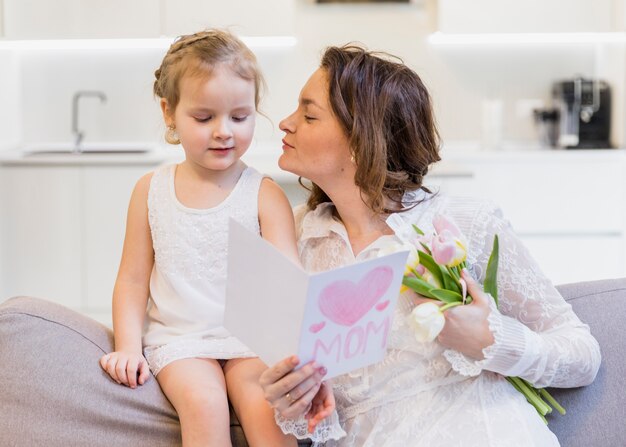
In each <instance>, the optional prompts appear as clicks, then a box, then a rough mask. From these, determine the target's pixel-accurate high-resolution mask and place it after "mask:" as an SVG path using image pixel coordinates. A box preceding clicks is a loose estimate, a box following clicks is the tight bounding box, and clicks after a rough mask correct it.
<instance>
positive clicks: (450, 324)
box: [415, 270, 494, 360]
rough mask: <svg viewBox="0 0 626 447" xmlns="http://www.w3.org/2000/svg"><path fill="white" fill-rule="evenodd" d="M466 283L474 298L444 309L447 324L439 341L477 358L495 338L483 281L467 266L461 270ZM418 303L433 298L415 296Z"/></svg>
mask: <svg viewBox="0 0 626 447" xmlns="http://www.w3.org/2000/svg"><path fill="white" fill-rule="evenodd" d="M461 276H462V278H463V279H464V280H465V282H466V283H467V291H468V293H469V294H470V295H471V296H472V302H471V303H470V304H466V305H464V306H456V307H452V308H450V309H448V310H446V311H445V312H444V315H445V317H446V324H445V326H444V327H443V330H442V331H441V332H440V333H439V336H438V337H437V341H438V342H439V343H441V344H442V345H443V346H445V347H446V348H451V349H454V350H456V351H459V352H461V353H463V354H465V355H467V356H469V357H472V358H474V359H476V360H482V359H483V358H484V356H483V349H484V348H486V347H488V346H491V345H492V344H493V342H494V338H493V334H492V333H491V331H490V330H489V323H488V321H487V317H488V316H489V313H490V312H491V307H490V301H493V298H491V297H490V296H489V295H487V294H486V293H485V292H484V291H483V289H482V287H481V286H480V284H478V283H477V282H476V281H475V280H474V278H472V277H471V275H470V274H469V273H467V272H466V271H465V270H464V271H462V272H461ZM415 302H416V303H417V304H421V303H424V302H433V300H431V299H428V298H417V299H415Z"/></svg>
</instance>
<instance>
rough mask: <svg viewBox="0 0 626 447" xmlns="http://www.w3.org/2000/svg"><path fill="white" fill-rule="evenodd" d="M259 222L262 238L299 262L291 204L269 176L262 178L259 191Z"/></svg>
mask: <svg viewBox="0 0 626 447" xmlns="http://www.w3.org/2000/svg"><path fill="white" fill-rule="evenodd" d="M259 224H260V226H261V236H262V237H263V239H265V240H267V241H269V242H270V243H271V244H272V245H274V246H275V247H276V248H278V249H279V250H280V251H281V252H282V253H283V254H284V255H285V256H287V257H288V258H289V259H291V260H292V261H294V262H296V263H298V264H300V260H299V258H298V248H297V245H296V229H295V223H294V219H293V212H292V211H291V205H290V204H289V201H288V200H287V196H286V195H285V193H284V192H283V190H282V189H281V188H280V186H278V185H277V184H276V183H275V182H274V181H273V180H271V179H269V178H264V179H263V182H262V183H261V190H260V191H259Z"/></svg>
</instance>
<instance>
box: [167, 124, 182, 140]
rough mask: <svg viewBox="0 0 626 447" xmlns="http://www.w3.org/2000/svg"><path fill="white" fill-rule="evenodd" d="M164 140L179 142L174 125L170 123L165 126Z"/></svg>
mask: <svg viewBox="0 0 626 447" xmlns="http://www.w3.org/2000/svg"><path fill="white" fill-rule="evenodd" d="M165 141H167V142H168V143H169V144H180V137H179V136H178V132H177V131H176V125H175V124H170V125H169V126H167V131H166V132H165Z"/></svg>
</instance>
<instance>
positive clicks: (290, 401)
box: [285, 393, 297, 404]
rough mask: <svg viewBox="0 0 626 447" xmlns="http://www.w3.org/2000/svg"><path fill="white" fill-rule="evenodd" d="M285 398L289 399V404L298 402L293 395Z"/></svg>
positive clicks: (288, 394) (289, 394)
mask: <svg viewBox="0 0 626 447" xmlns="http://www.w3.org/2000/svg"><path fill="white" fill-rule="evenodd" d="M285 398H286V399H287V402H289V404H292V403H294V402H295V401H296V400H297V399H295V398H294V397H293V396H292V395H291V393H287V394H285Z"/></svg>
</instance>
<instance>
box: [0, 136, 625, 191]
mask: <svg viewBox="0 0 626 447" xmlns="http://www.w3.org/2000/svg"><path fill="white" fill-rule="evenodd" d="M279 147H280V145H279V143H276V142H261V143H258V142H257V143H255V145H254V146H253V147H251V148H250V149H249V150H248V152H247V153H246V154H245V155H244V157H243V160H244V161H245V162H246V163H247V164H248V165H250V166H253V167H254V168H255V169H257V170H258V171H259V172H262V173H264V174H267V175H269V176H271V177H272V178H274V179H275V180H276V181H278V182H296V181H297V176H296V175H294V174H292V173H289V172H285V171H283V170H281V169H280V168H279V167H278V158H279V156H280V154H281V151H280V150H279V149H277V148H279ZM152 148H153V149H152V150H150V151H148V152H144V153H138V152H132V153H131V152H128V153H124V152H122V151H118V152H109V153H102V152H94V153H78V154H75V153H37V154H32V153H30V154H28V153H25V152H24V151H22V150H19V149H16V148H14V149H12V150H5V151H0V166H3V167H4V166H6V167H10V166H125V165H126V166H133V165H149V166H150V165H151V166H158V165H161V164H166V163H177V162H180V161H182V160H183V152H182V150H181V149H180V148H176V147H172V146H169V145H152ZM441 158H442V161H441V162H439V163H436V164H435V165H434V166H433V167H432V168H431V169H430V172H429V174H428V176H429V177H430V178H432V177H467V176H471V175H472V172H471V170H470V169H469V168H468V167H465V166H464V163H469V162H502V161H519V162H541V161H550V160H552V161H554V160H559V159H563V160H567V161H568V162H586V161H600V160H603V161H606V160H615V161H618V160H625V159H626V149H606V150H599V149H589V150H580V149H577V150H536V149H534V150H530V149H529V150H515V151H512V150H511V151H480V150H472V149H463V148H454V147H450V148H448V147H444V148H443V149H442V151H441Z"/></svg>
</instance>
